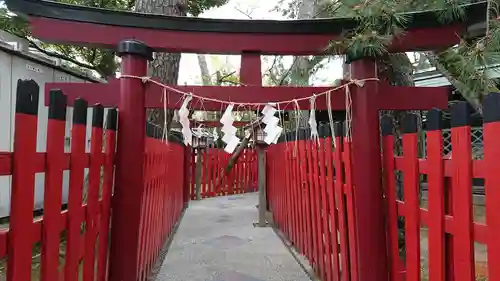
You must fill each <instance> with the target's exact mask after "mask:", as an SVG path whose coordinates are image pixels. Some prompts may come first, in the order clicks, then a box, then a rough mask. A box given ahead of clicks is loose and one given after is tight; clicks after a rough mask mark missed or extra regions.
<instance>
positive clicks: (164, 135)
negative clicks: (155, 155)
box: [163, 89, 168, 143]
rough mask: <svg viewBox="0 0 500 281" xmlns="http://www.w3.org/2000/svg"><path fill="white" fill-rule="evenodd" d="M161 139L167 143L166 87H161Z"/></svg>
mask: <svg viewBox="0 0 500 281" xmlns="http://www.w3.org/2000/svg"><path fill="white" fill-rule="evenodd" d="M163 139H164V140H165V143H168V132H167V89H163Z"/></svg>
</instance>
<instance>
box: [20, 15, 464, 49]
mask: <svg viewBox="0 0 500 281" xmlns="http://www.w3.org/2000/svg"><path fill="white" fill-rule="evenodd" d="M29 21H30V23H31V30H32V33H33V36H35V37H37V38H39V39H42V40H45V41H50V42H57V43H63V42H64V43H71V44H85V45H88V44H92V45H94V46H99V47H107V48H111V49H113V48H115V46H116V44H117V43H118V42H120V41H121V40H123V38H134V39H136V40H140V41H142V42H144V43H145V44H147V45H148V46H149V47H152V48H154V49H155V50H158V51H160V50H163V51H167V52H171V53H206V54H241V53H243V52H245V51H248V50H254V51H260V52H261V53H263V54H268V55H271V54H273V55H314V54H322V53H324V52H325V50H326V46H328V43H329V42H330V40H332V39H334V38H335V37H338V36H339V34H337V35H335V34H301V35H299V36H297V35H286V34H245V33H211V32H182V31H172V30H157V29H145V28H127V27H120V26H112V25H100V24H92V23H83V22H78V21H64V20H56V19H49V18H39V17H30V18H29ZM48 30H58V32H49V31H48ZM75 30H79V31H80V32H75ZM464 31H465V26H464V25H458V24H457V25H447V26H443V27H438V28H421V29H412V30H408V31H406V32H405V33H404V36H398V37H397V38H396V39H395V40H394V41H393V43H392V44H391V46H390V51H393V52H404V51H412V50H422V49H424V50H432V49H441V48H443V47H448V46H452V45H455V44H458V43H459V38H460V37H459V36H457V34H462V33H463V32H464ZM429 34H433V36H429ZM214 38H215V39H214ZM304 42H307V44H305V43H304Z"/></svg>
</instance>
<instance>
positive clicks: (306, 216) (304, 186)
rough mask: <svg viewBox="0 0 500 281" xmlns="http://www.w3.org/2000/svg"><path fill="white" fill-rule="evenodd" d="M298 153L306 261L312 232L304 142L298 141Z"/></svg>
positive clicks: (311, 246) (309, 256)
mask: <svg viewBox="0 0 500 281" xmlns="http://www.w3.org/2000/svg"><path fill="white" fill-rule="evenodd" d="M298 153H299V159H300V162H301V163H300V181H301V188H302V196H303V198H304V202H305V204H304V219H305V235H306V240H305V255H306V257H307V258H308V259H311V254H312V249H313V245H312V239H311V237H312V230H311V197H310V194H309V182H308V176H307V174H308V173H307V152H306V141H305V140H300V141H299V146H298Z"/></svg>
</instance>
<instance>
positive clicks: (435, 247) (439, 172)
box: [427, 130, 446, 281]
mask: <svg viewBox="0 0 500 281" xmlns="http://www.w3.org/2000/svg"><path fill="white" fill-rule="evenodd" d="M427 155H428V156H427V159H428V161H429V165H430V166H431V167H432V169H430V170H429V174H428V176H427V182H428V188H427V190H428V194H429V195H428V210H429V211H428V212H429V230H428V239H429V242H428V243H429V278H432V279H433V280H438V281H444V280H446V279H445V231H444V215H445V189H444V185H443V182H444V180H443V179H444V172H443V138H442V133H441V131H439V130H435V131H428V132H427Z"/></svg>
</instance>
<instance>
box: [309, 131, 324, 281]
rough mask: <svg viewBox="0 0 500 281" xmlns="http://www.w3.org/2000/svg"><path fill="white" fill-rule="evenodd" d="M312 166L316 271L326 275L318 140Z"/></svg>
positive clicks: (313, 143)
mask: <svg viewBox="0 0 500 281" xmlns="http://www.w3.org/2000/svg"><path fill="white" fill-rule="evenodd" d="M311 142H312V152H313V154H312V160H313V161H312V166H313V170H312V172H313V186H314V188H313V195H314V197H313V198H314V201H313V202H316V204H315V206H314V209H313V210H314V212H315V216H314V217H315V220H314V224H316V241H317V249H316V251H317V252H316V256H317V264H318V265H317V266H318V267H317V269H316V272H318V273H319V276H324V271H323V270H324V262H325V258H324V253H323V247H324V246H323V234H322V233H323V229H322V228H323V227H322V223H321V191H320V189H321V186H320V182H319V167H318V165H319V161H318V149H319V147H318V142H317V141H316V140H312V141H311Z"/></svg>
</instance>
